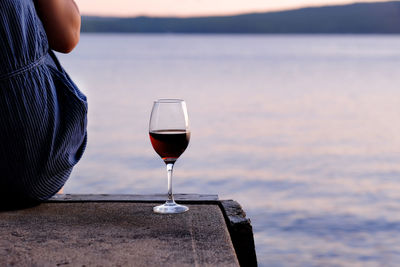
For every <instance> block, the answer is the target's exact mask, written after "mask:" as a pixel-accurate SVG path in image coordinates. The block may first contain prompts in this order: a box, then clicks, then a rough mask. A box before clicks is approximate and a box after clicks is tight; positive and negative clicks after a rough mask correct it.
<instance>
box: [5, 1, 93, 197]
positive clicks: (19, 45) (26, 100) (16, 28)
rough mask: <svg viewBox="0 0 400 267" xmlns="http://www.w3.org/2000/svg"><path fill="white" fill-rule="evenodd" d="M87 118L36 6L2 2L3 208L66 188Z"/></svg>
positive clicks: (83, 99) (83, 103)
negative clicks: (14, 202) (65, 184)
mask: <svg viewBox="0 0 400 267" xmlns="http://www.w3.org/2000/svg"><path fill="white" fill-rule="evenodd" d="M86 115H87V102H86V97H85V96H84V95H83V94H82V93H81V92H80V91H79V89H78V88H77V87H76V85H75V84H74V83H73V82H72V81H71V79H70V78H69V76H68V75H67V73H66V72H65V71H64V70H63V68H62V67H61V66H60V64H59V62H58V60H57V58H56V57H55V55H54V53H53V52H51V51H49V48H48V42H47V37H46V33H45V31H44V29H43V26H42V23H41V22H40V20H39V18H38V16H37V14H36V11H35V7H34V4H33V2H32V0H0V204H4V202H9V201H18V200H36V201H37V200H39V201H40V200H45V199H47V198H49V197H51V196H52V195H54V194H55V193H56V192H57V191H58V190H59V189H60V188H61V187H62V186H63V185H64V183H65V182H66V180H67V179H68V177H69V175H70V173H71V171H72V167H73V166H74V165H75V164H76V163H77V162H78V161H79V159H80V158H81V156H82V153H83V151H84V149H85V146H86V124H87V121H86Z"/></svg>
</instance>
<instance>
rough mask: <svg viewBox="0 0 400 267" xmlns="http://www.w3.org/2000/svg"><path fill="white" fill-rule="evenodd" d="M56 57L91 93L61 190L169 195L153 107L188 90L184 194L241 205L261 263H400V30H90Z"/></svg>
mask: <svg viewBox="0 0 400 267" xmlns="http://www.w3.org/2000/svg"><path fill="white" fill-rule="evenodd" d="M59 58H60V60H61V62H62V64H63V65H64V67H65V68H66V70H67V71H68V72H69V74H70V75H71V77H72V78H73V79H74V81H75V82H76V83H77V84H78V85H79V87H80V88H81V90H82V91H83V92H84V93H85V94H86V95H87V97H88V101H89V126H88V132H89V142H88V147H87V150H86V153H85V154H84V157H83V159H82V160H81V162H80V163H79V164H78V165H77V167H76V168H75V169H74V171H73V174H72V176H71V178H70V180H69V181H68V182H67V184H66V187H65V193H114V194H151V193H165V192H166V189H167V179H166V171H165V166H164V163H163V162H162V161H161V159H160V158H159V157H158V155H157V154H156V153H155V152H154V150H153V148H152V147H151V144H150V141H149V136H148V123H149V118H150V111H151V108H152V103H153V101H154V100H155V99H158V98H182V99H185V100H186V102H187V107H188V113H189V119H190V127H191V140H190V144H189V147H188V149H187V150H186V152H185V153H184V154H183V155H182V156H181V158H180V159H179V160H178V161H177V163H176V166H175V172H174V181H173V187H174V192H176V193H206V194H218V195H219V197H220V198H221V199H234V200H237V201H238V202H239V203H241V204H242V205H243V207H244V210H245V211H246V212H247V214H248V217H249V218H250V219H251V221H252V225H253V228H254V234H255V242H256V248H257V257H258V261H259V265H260V266H396V265H398V264H399V263H400V36H397V35H169V34H164V35H157V34H155V35H151V34H149V35H137V34H136V35H135V34H131V35H130V34H127V35H118V34H104V35H103V34H83V35H82V37H81V41H80V43H79V46H78V47H77V48H76V49H75V50H74V51H73V52H72V53H71V54H68V55H61V54H60V55H59Z"/></svg>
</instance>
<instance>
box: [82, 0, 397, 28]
mask: <svg viewBox="0 0 400 267" xmlns="http://www.w3.org/2000/svg"><path fill="white" fill-rule="evenodd" d="M82 31H83V32H119V33H123V32H126V33H128V32H132V33H400V1H392V2H376V3H357V4H350V5H341V6H324V7H313V8H301V9H295V10H288V11H280V12H268V13H254V14H243V15H236V16H214V17H192V18H174V17H134V18H118V17H93V16H83V18H82Z"/></svg>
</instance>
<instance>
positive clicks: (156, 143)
mask: <svg viewBox="0 0 400 267" xmlns="http://www.w3.org/2000/svg"><path fill="white" fill-rule="evenodd" d="M189 140H190V132H187V131H186V130H156V131H153V132H150V141H151V144H152V145H153V148H154V150H155V151H156V152H157V154H158V155H160V157H161V158H162V159H163V160H164V162H165V163H167V164H168V163H174V162H175V161H176V160H177V159H178V158H179V156H180V155H181V154H182V153H183V152H184V151H185V149H186V148H187V146H188V144H189Z"/></svg>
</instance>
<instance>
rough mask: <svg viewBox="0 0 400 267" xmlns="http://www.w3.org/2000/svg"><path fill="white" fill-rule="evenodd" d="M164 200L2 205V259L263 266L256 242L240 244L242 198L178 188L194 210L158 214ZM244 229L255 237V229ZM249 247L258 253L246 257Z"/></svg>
mask: <svg viewBox="0 0 400 267" xmlns="http://www.w3.org/2000/svg"><path fill="white" fill-rule="evenodd" d="M164 199H165V196H164V195H151V196H148V195H146V196H140V195H57V196H55V197H53V198H52V199H50V200H49V201H47V202H46V203H43V204H41V205H39V206H36V207H32V208H28V209H24V210H16V211H3V212H0V236H1V237H2V238H1V239H0V266H9V265H13V264H16V265H29V266H32V265H34V266H35V265H37V266H55V265H57V266H60V265H71V266H77V265H78V266H82V265H86V266H93V265H101V266H116V265H135V266H193V265H196V266H238V265H239V263H240V265H242V266H254V265H253V263H254V262H255V265H256V259H255V252H254V242H253V243H252V246H251V244H250V246H247V249H248V250H247V251H246V245H244V244H242V245H241V246H240V245H238V244H235V242H237V241H238V240H239V242H242V241H243V240H247V241H246V242H248V241H249V240H250V239H249V237H247V239H246V238H244V239H243V238H242V239H240V238H238V237H237V234H238V233H240V231H238V229H240V226H239V225H238V226H237V227H236V226H235V225H236V222H239V224H243V222H242V221H241V220H240V219H238V218H237V214H236V215H235V214H234V213H232V210H236V211H237V209H233V207H234V205H236V204H235V203H236V202H232V201H220V200H218V196H216V195H176V199H177V200H178V202H180V203H186V204H188V206H189V208H190V210H189V211H188V212H186V213H183V214H179V215H159V214H154V213H153V212H152V207H153V206H154V205H156V204H157V203H159V202H163V201H164ZM179 200H180V201H179ZM228 203H231V204H232V205H227V204H228ZM226 207H230V208H229V209H226V210H225V208H226ZM239 207H240V205H239ZM240 216H242V218H245V217H243V213H241V215H240ZM244 220H246V219H244ZM248 223H250V221H249V220H248ZM243 225H245V224H243ZM246 227H247V229H251V228H248V226H246ZM250 227H251V225H250ZM230 231H233V232H230ZM242 233H244V234H246V235H248V234H250V235H251V240H252V237H253V236H252V232H251V233H250V232H249V231H247V232H243V231H242ZM247 244H248V243H247ZM235 250H236V251H235ZM246 253H247V254H248V255H250V256H251V255H253V254H254V257H253V258H252V257H243V256H241V255H244V254H246ZM238 259H239V261H238ZM252 260H253V261H252ZM249 264H251V265H249Z"/></svg>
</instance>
